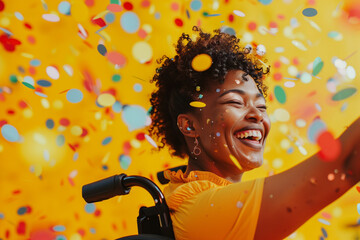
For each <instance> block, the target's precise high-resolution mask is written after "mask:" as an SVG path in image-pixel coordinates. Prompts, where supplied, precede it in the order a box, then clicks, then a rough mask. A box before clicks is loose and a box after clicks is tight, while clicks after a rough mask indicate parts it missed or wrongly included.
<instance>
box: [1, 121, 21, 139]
mask: <svg viewBox="0 0 360 240" xmlns="http://www.w3.org/2000/svg"><path fill="white" fill-rule="evenodd" d="M1 134H2V136H3V137H4V138H5V139H6V140H7V141H9V142H17V141H19V140H20V135H19V132H18V130H17V129H16V128H15V127H14V126H12V125H10V124H5V125H3V126H2V128H1Z"/></svg>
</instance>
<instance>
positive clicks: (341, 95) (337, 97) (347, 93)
mask: <svg viewBox="0 0 360 240" xmlns="http://www.w3.org/2000/svg"><path fill="white" fill-rule="evenodd" d="M356 92H357V89H356V88H352V87H350V88H345V89H342V90H340V91H338V92H337V93H335V94H334V95H333V96H332V98H331V99H332V100H333V101H341V100H344V99H347V98H349V97H351V96H353V95H354V94H355V93H356Z"/></svg>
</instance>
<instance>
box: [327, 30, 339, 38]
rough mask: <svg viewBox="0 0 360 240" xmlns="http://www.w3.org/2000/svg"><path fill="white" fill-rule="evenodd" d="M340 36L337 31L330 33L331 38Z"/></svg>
mask: <svg viewBox="0 0 360 240" xmlns="http://www.w3.org/2000/svg"><path fill="white" fill-rule="evenodd" d="M339 35H340V33H339V32H336V31H331V32H329V33H328V37H329V38H336V37H337V36H339Z"/></svg>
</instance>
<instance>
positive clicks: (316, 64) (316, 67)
mask: <svg viewBox="0 0 360 240" xmlns="http://www.w3.org/2000/svg"><path fill="white" fill-rule="evenodd" d="M323 66H324V62H323V61H322V60H321V58H320V57H317V58H316V59H315V60H314V63H313V72H312V75H313V76H316V75H318V74H319V72H320V71H321V69H322V68H323Z"/></svg>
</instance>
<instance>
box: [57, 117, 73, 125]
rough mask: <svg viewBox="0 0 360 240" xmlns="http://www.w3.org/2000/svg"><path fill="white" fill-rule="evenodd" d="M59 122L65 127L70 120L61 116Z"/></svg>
mask: <svg viewBox="0 0 360 240" xmlns="http://www.w3.org/2000/svg"><path fill="white" fill-rule="evenodd" d="M59 123H60V125H61V126H64V127H67V126H69V125H70V120H69V119H67V118H61V119H60V121H59Z"/></svg>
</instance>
